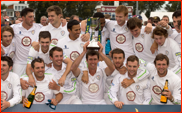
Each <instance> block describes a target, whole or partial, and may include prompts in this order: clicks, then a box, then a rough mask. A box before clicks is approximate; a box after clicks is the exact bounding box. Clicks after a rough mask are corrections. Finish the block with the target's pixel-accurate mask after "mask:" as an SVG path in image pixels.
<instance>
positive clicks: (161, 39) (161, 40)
mask: <svg viewBox="0 0 182 113" xmlns="http://www.w3.org/2000/svg"><path fill="white" fill-rule="evenodd" d="M154 40H155V42H156V43H157V44H158V45H160V46H162V45H163V44H164V43H165V40H166V38H165V37H164V35H162V36H160V35H155V34H154Z"/></svg>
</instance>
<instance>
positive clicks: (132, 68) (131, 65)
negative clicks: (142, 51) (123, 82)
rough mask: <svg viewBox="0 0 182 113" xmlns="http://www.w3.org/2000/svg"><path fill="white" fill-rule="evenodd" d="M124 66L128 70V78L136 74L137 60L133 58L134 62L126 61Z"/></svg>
mask: <svg viewBox="0 0 182 113" xmlns="http://www.w3.org/2000/svg"><path fill="white" fill-rule="evenodd" d="M126 67H127V70H128V76H129V77H130V78H133V77H135V76H136V74H137V70H138V68H139V64H138V62H137V61H136V60H135V61H134V62H132V61H128V62H127V63H126Z"/></svg>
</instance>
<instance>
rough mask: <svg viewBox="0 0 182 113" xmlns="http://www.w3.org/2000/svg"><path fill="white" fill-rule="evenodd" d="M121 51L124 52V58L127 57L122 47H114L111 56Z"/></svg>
mask: <svg viewBox="0 0 182 113" xmlns="http://www.w3.org/2000/svg"><path fill="white" fill-rule="evenodd" d="M120 53H122V54H123V58H125V53H124V51H123V50H122V49H120V48H115V49H113V50H112V52H111V57H112V58H113V54H120Z"/></svg>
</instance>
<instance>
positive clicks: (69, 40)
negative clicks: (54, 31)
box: [67, 34, 82, 42]
mask: <svg viewBox="0 0 182 113" xmlns="http://www.w3.org/2000/svg"><path fill="white" fill-rule="evenodd" d="M81 35H82V34H80V36H79V37H78V38H77V39H76V40H71V39H70V37H69V34H68V38H67V40H68V42H71V41H79V40H80V38H81Z"/></svg>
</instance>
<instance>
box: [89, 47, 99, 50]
mask: <svg viewBox="0 0 182 113" xmlns="http://www.w3.org/2000/svg"><path fill="white" fill-rule="evenodd" d="M87 49H89V50H94V49H100V47H87Z"/></svg>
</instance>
